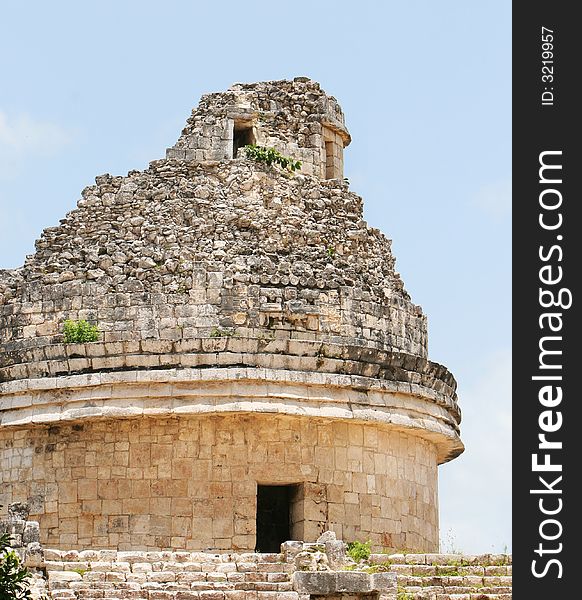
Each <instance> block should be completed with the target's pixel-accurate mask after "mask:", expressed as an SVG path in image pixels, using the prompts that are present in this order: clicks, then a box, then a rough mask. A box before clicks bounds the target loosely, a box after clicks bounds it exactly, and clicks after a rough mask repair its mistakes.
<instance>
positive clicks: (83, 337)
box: [63, 319, 99, 344]
mask: <svg viewBox="0 0 582 600" xmlns="http://www.w3.org/2000/svg"><path fill="white" fill-rule="evenodd" d="M63 337H64V340H65V344H84V343H86V342H96V341H97V340H98V339H99V329H98V328H97V325H91V324H90V323H88V322H87V321H85V319H81V320H80V321H73V320H72V319H67V320H66V321H65V323H64V325H63Z"/></svg>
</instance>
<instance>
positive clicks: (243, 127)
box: [232, 121, 255, 158]
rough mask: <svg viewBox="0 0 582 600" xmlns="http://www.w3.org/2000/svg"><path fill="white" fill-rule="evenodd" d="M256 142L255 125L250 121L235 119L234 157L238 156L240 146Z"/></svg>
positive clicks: (233, 136)
mask: <svg viewBox="0 0 582 600" xmlns="http://www.w3.org/2000/svg"><path fill="white" fill-rule="evenodd" d="M254 143H255V135H254V133H253V125H252V123H249V122H248V121H241V122H238V121H235V122H234V131H233V135H232V157H233V158H236V155H237V153H238V150H239V148H244V147H245V146H249V145H251V144H254Z"/></svg>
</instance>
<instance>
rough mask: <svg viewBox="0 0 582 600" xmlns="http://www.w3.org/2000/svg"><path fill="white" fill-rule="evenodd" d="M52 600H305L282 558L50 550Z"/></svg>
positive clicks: (290, 566) (47, 557) (291, 568)
mask: <svg viewBox="0 0 582 600" xmlns="http://www.w3.org/2000/svg"><path fill="white" fill-rule="evenodd" d="M45 567H46V572H47V577H48V587H49V590H50V598H51V599H52V600H74V599H75V600H76V599H79V600H85V599H87V600H89V599H93V598H95V599H97V598H98V599H100V600H122V599H123V600H125V599H128V600H129V599H131V600H275V599H276V598H280V599H281V600H299V598H300V595H299V594H298V593H296V592H294V591H293V585H292V582H291V575H292V572H293V571H294V566H293V564H292V563H291V564H290V563H286V562H284V558H283V555H281V554H250V553H248V554H207V553H203V552H194V553H190V552H115V551H107V550H101V551H92V550H87V551H82V552H61V551H57V550H46V551H45Z"/></svg>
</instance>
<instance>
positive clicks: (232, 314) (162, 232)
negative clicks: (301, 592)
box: [0, 78, 463, 598]
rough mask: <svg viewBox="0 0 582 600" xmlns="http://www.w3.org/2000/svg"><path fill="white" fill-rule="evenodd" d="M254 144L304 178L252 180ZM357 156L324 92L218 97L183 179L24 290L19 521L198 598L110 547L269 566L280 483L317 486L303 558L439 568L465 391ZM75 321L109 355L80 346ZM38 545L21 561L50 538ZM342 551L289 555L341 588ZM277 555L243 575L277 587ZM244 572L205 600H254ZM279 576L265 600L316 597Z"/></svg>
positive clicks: (14, 401)
mask: <svg viewBox="0 0 582 600" xmlns="http://www.w3.org/2000/svg"><path fill="white" fill-rule="evenodd" d="M250 142H256V143H258V144H261V145H265V146H272V147H274V148H276V149H277V150H279V151H280V152H281V153H283V154H286V155H289V156H290V157H292V158H293V159H294V160H300V161H301V162H302V166H301V169H300V171H299V172H297V173H291V172H288V171H285V170H282V169H280V168H278V167H275V166H273V165H271V166H269V165H265V164H261V163H257V162H255V161H252V160H248V159H246V158H245V157H243V156H242V152H241V148H240V147H241V145H244V144H246V143H250ZM349 142H350V137H349V133H348V132H347V129H346V127H345V123H344V117H343V114H342V111H341V109H340V107H339V105H338V103H337V101H336V100H335V99H334V98H333V97H331V96H328V95H327V94H325V93H324V92H323V91H322V90H321V89H320V87H319V84H317V83H315V82H313V81H311V80H309V79H306V78H297V79H295V80H293V81H278V82H263V83H257V84H237V85H235V86H233V87H232V88H231V89H230V90H228V91H226V92H224V93H220V94H209V95H207V96H204V97H203V98H202V100H201V102H200V104H199V106H198V107H197V108H196V109H195V110H194V111H193V113H192V115H191V117H190V118H189V120H188V123H187V125H186V127H185V129H184V130H183V132H182V135H181V136H180V138H179V140H178V142H177V143H176V144H175V145H174V146H173V147H172V148H170V149H168V151H167V155H166V158H165V159H163V160H156V161H153V162H152V163H151V164H150V166H149V168H148V169H146V170H144V171H131V172H130V173H128V174H127V176H123V177H120V176H111V175H101V176H99V177H96V179H95V185H91V186H88V187H87V188H85V189H84V190H83V192H82V194H81V195H82V198H81V199H80V200H79V202H78V205H77V208H76V209H75V210H73V211H72V212H70V213H69V214H68V215H67V216H66V217H65V218H64V219H63V220H62V221H61V223H60V224H59V225H58V226H57V227H51V228H48V229H46V230H45V231H44V232H43V233H42V235H41V238H40V239H39V240H38V241H37V243H36V251H35V253H34V254H33V255H31V256H30V257H28V258H27V260H26V262H25V264H24V265H23V266H22V268H20V269H16V270H12V271H0V343H1V344H2V353H1V355H0V398H1V401H0V461H1V463H0V467H1V468H2V475H3V479H2V481H3V488H2V490H1V495H0V502H2V503H8V502H11V501H21V500H26V501H27V502H28V503H29V504H30V508H31V514H32V515H33V517H34V518H38V520H39V522H40V526H41V529H40V535H41V538H42V541H43V542H45V543H48V544H50V545H55V546H59V547H61V548H69V549H76V550H78V551H80V552H79V553H78V555H77V556H75V557H74V562H76V563H79V565H81V566H79V567H78V568H79V569H82V568H84V567H83V566H82V565H83V564H84V563H85V562H91V563H92V565H93V567H92V571H91V577H95V578H96V579H98V578H99V577H100V574H101V573H108V575H107V576H106V577H105V580H106V583H110V584H115V585H121V584H124V585H125V584H130V583H131V584H132V585H133V584H136V585H137V584H138V583H140V582H141V581H142V580H145V581H147V582H148V585H151V586H153V587H152V589H151V594H154V595H155V594H161V595H160V596H159V597H160V598H162V597H171V596H167V594H171V593H173V592H174V591H176V590H173V589H172V590H170V589H165V588H164V589H161V588H160V587H158V586H162V587H163V586H170V585H176V586H177V585H178V584H180V585H181V583H182V582H181V581H178V579H177V577H175V578H172V576H171V575H170V574H168V573H164V572H163V570H162V569H157V568H154V566H153V565H154V564H155V563H154V562H153V561H141V560H139V561H133V559H132V560H131V561H130V560H120V557H119V556H118V555H113V554H112V555H111V556H109V557H107V556H106V555H103V554H100V558H101V560H100V561H96V560H93V558H94V557H93V555H92V554H91V552H93V550H89V548H91V549H93V548H94V549H99V548H108V549H109V551H110V552H113V551H114V550H126V551H137V550H149V551H162V552H161V553H160V556H159V562H164V561H165V558H164V551H167V549H170V548H171V549H174V550H177V549H180V550H185V551H193V550H196V551H198V550H208V551H212V550H217V551H223V550H234V551H241V552H242V551H252V550H254V549H255V548H256V547H257V540H256V533H257V526H256V514H257V501H256V496H257V482H261V484H263V483H268V484H271V485H273V484H277V485H287V486H292V487H293V489H294V494H295V496H294V500H293V505H292V507H291V508H290V512H291V513H292V517H291V520H290V521H291V524H290V529H291V532H290V535H292V536H293V537H296V538H302V539H306V540H309V541H314V540H316V539H317V538H318V537H320V535H321V533H322V532H323V531H325V530H330V531H331V532H333V533H335V534H337V536H338V537H340V538H345V539H350V540H353V539H357V538H361V539H370V540H372V542H373V543H374V545H375V546H376V547H378V548H382V547H390V548H395V547H414V548H419V549H426V550H435V549H436V547H437V545H438V527H437V521H438V520H437V496H436V494H437V481H436V478H437V466H438V464H440V463H442V462H445V461H447V460H450V459H452V458H454V457H455V456H456V455H458V454H459V453H460V452H462V450H463V446H462V443H461V441H460V438H459V422H460V411H459V409H458V406H457V402H456V391H455V390H456V382H455V380H454V378H453V376H452V375H451V374H450V373H449V372H448V371H447V370H446V368H445V367H443V366H441V365H438V364H436V363H433V362H430V361H429V360H428V356H427V326H426V318H425V316H424V314H423V313H422V310H421V309H420V307H419V306H416V305H415V304H413V303H412V301H411V299H410V297H409V295H408V293H407V292H406V291H405V289H404V285H403V282H402V279H401V278H400V276H399V274H398V273H397V272H396V270H395V260H394V257H393V255H392V253H391V243H390V240H388V239H387V238H386V237H385V236H384V235H383V234H382V233H380V232H379V231H378V230H376V229H374V228H372V227H370V226H369V225H368V224H367V223H366V222H365V220H364V219H363V206H362V200H361V198H360V197H359V196H357V195H356V194H354V193H353V192H351V191H350V190H349V185H348V183H347V181H345V180H344V179H343V150H344V147H345V146H347V144H348V143H349ZM66 319H85V320H88V321H90V322H91V323H95V324H97V326H98V328H99V331H100V338H99V340H98V341H97V342H94V343H76V344H65V343H64V340H63V335H62V328H63V323H64V321H65V320H66ZM15 523H17V525H15V529H14V531H13V532H12V533H13V535H14V536H15V539H16V540H18V541H19V543H23V540H33V538H35V536H38V530H36V529H35V527H34V526H25V521H24V519H20V520H18V519H16V521H15ZM18 528H19V529H18ZM328 538H329V539H328ZM332 538H333V535H332V534H328V536H327V537H325V538H322V542H321V544H320V545H321V546H322V548H321V549H315V550H316V551H315V552H307V549H305V548H302V549H301V552H299V551H297V552H295V549H294V548H291V547H290V546H289V547H287V549H286V550H284V554H285V556H286V557H287V558H289V559H291V558H292V559H293V560H294V561H298V562H300V563H301V561H304V563H305V564H303V563H302V566H303V567H305V568H314V569H330V568H331V569H336V570H337V569H339V568H341V567H342V566H343V564H344V559H345V545H344V544H343V542H341V541H339V540H337V539H335V540H334V539H332ZM31 543H33V542H31ZM277 543H279V542H278V541H277ZM311 550H313V548H311ZM323 550H325V552H324V551H323ZM83 552H88V554H84V555H83V556H81V554H82V553H83ZM304 552H307V554H309V556H302V554H303V553H304ZM318 553H319V554H318ZM274 556H277V557H278V558H276V559H272V560H267V559H266V558H265V557H264V556H263V561H264V562H265V563H266V565H267V566H264V565H259V564H258V563H256V562H253V560H249V561H241V562H240V566H241V569H245V570H241V571H240V573H253V572H254V573H258V572H260V571H258V569H259V568H260V569H263V570H264V572H269V573H273V574H277V573H278V571H277V568H279V567H278V566H277V562H278V561H279V560H280V555H278V554H277V555H274ZM62 558H64V559H65V560H70V561H71V562H72V561H73V557H72V556H70V557H62ZM138 558H139V557H138ZM114 560H115V565H114V566H110V563H113V562H114ZM199 560H200V561H203V560H204V561H207V562H209V563H212V561H208V557H207V556H203V557H199ZM132 561H133V562H132ZM55 562H59V561H55ZM61 562H62V561H61ZM134 562H137V564H142V563H144V564H145V563H147V564H151V565H152V568H151V570H150V569H148V568H147V567H141V568H139V567H138V568H137V569H136V570H135V572H134V571H132V570H131V566H130V565H131V564H134ZM177 562H179V561H177ZM192 562H193V563H194V564H197V563H196V559H194V558H193V559H192ZM219 562H220V561H219ZM101 563H102V564H101ZM222 563H224V564H221V566H220V568H219V567H218V566H216V568H213V569H212V571H209V573H210V572H212V573H213V575H211V576H210V575H208V576H205V580H204V582H202V581H198V580H196V581H194V580H193V581H191V582H190V583H192V584H195V585H196V586H198V587H196V588H195V589H194V588H190V589H189V590H188V591H189V592H195V593H196V594H203V593H206V592H209V593H212V594H215V593H220V594H224V593H226V591H227V590H230V591H238V590H236V589H234V588H233V589H230V588H229V586H230V585H231V584H232V585H233V586H235V585H236V584H240V583H241V581H240V580H239V581H235V580H234V579H232V580H229V579H228V577H227V576H226V575H225V573H229V572H230V566H226V565H227V563H226V561H222ZM201 564H202V563H201ZM204 564H205V563H204ZM243 565H244V566H243ZM249 565H251V566H249ZM252 565H254V567H253V566H252ZM253 568H254V569H255V570H254V571H253ZM209 569H210V567H209ZM171 572H172V573H175V572H178V571H175V570H171ZM192 572H194V571H193V570H192V569H190V570H188V571H187V573H192ZM261 572H262V571H261ZM128 575H129V576H131V577H132V578H134V579H135V580H131V581H130V580H128V579H127V576H128ZM107 577H109V580H107ZM277 577H278V575H277V576H275V575H274V577H272V578H271V580H268V579H267V580H266V581H257V584H260V586H259V587H260V589H259V587H257V589H256V590H254V591H256V592H257V594H260V593H263V594H271V593H275V592H277V593H279V592H280V593H292V592H291V590H290V589H283V588H281V589H279V588H277V590H275V589H274V586H278V585H280V584H281V585H282V584H284V583H285V584H289V582H279V581H275V579H277ZM354 577H356V578H357V577H360V575H357V576H354ZM124 578H125V579H124ZM83 581H85V579H84V578H83ZM73 583H75V585H76V582H71V585H72V584H73ZM210 583H212V590H207V589H203V587H202V586H203V585H206V584H210ZM219 584H220V586H225V587H224V588H220V589H219V587H217V586H219ZM130 587H131V586H130ZM71 589H73V588H71ZM75 589H76V588H75ZM128 589H129V588H128ZM67 591H68V590H67ZM182 591H186V590H182ZM148 593H150V592H148Z"/></svg>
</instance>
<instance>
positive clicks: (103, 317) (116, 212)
mask: <svg viewBox="0 0 582 600" xmlns="http://www.w3.org/2000/svg"><path fill="white" fill-rule="evenodd" d="M265 169H266V168H265V167H262V166H261V165H257V164H255V163H252V162H251V161H246V160H245V161H243V160H240V161H223V162H222V163H217V164H214V165H209V164H207V163H205V164H196V163H184V162H178V161H159V163H158V164H156V165H153V166H152V167H150V169H149V170H148V171H146V172H143V173H141V172H135V173H132V174H130V175H129V176H128V177H125V178H121V177H110V176H103V177H98V178H97V185H96V186H91V187H90V188H86V189H85V190H84V191H83V200H81V201H80V202H79V207H78V208H77V209H76V210H74V211H72V212H71V213H69V214H68V215H67V217H66V219H64V220H63V221H62V223H61V224H60V225H59V226H58V227H55V228H50V229H47V230H45V231H44V232H43V235H42V237H41V239H40V240H39V241H38V242H37V244H36V247H37V251H36V253H35V254H34V255H32V256H31V257H29V258H28V260H27V262H26V264H25V265H24V267H23V268H22V269H20V270H16V271H12V272H3V273H0V340H1V341H2V343H3V345H4V347H5V351H6V356H7V360H9V359H10V358H11V357H12V358H15V357H16V355H17V352H18V351H19V350H22V349H36V348H39V347H42V346H44V345H47V344H51V343H55V342H60V341H62V327H63V323H64V321H65V320H66V319H67V318H70V319H87V320H89V321H91V322H94V323H96V324H97V325H98V327H99V329H100V330H101V331H102V340H103V341H105V342H114V341H136V340H142V339H165V340H180V339H192V338H197V337H205V336H208V335H218V336H220V335H236V336H238V337H241V336H247V335H249V336H250V337H259V335H260V336H262V337H264V338H267V339H268V338H269V337H275V336H276V335H277V333H278V332H283V334H284V332H293V333H294V334H295V335H294V337H295V338H298V339H307V340H309V339H319V340H322V341H329V342H336V343H349V344H352V345H364V346H370V347H376V348H379V349H382V350H390V351H398V352H406V353H408V354H413V355H416V356H422V357H425V358H426V354H427V352H426V347H427V335H426V318H425V316H424V315H423V313H422V311H421V309H420V308H419V307H418V306H415V305H414V304H412V303H411V302H410V299H409V297H408V294H406V292H405V291H404V289H403V284H402V280H401V279H400V277H399V276H398V274H397V273H395V272H394V258H393V257H392V254H391V251H390V241H389V240H388V239H386V238H385V237H384V236H383V235H382V234H381V233H380V232H379V231H378V230H376V229H372V228H370V227H368V225H367V224H366V222H365V221H363V220H362V202H361V198H359V197H358V196H356V195H355V194H353V193H351V192H348V191H347V186H346V185H345V184H343V183H340V182H339V181H337V180H333V181H321V180H318V179H316V178H311V177H304V176H301V175H298V176H294V177H291V178H290V177H288V176H285V175H284V174H283V173H281V172H276V171H275V170H274V169H267V170H265ZM267 171H268V172H267ZM322 223H325V226H322ZM0 366H2V365H0Z"/></svg>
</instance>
